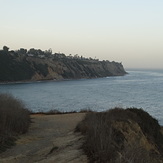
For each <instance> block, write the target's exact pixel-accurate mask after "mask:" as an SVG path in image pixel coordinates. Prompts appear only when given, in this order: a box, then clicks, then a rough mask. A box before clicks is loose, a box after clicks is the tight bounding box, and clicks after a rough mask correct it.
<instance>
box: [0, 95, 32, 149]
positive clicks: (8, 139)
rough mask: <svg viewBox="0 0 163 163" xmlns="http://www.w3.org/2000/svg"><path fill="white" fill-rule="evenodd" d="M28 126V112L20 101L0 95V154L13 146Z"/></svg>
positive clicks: (9, 96)
mask: <svg viewBox="0 0 163 163" xmlns="http://www.w3.org/2000/svg"><path fill="white" fill-rule="evenodd" d="M29 125H30V112H29V111H28V110H27V109H26V108H25V106H24V105H23V103H22V102H21V101H20V100H17V99H15V98H14V97H12V96H11V95H8V94H0V152H1V151H4V150H5V149H6V148H8V147H10V146H11V145H13V144H14V141H15V139H16V137H17V136H18V135H19V134H23V133H26V132H27V131H28V128H29Z"/></svg>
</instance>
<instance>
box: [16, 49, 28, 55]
mask: <svg viewBox="0 0 163 163" xmlns="http://www.w3.org/2000/svg"><path fill="white" fill-rule="evenodd" d="M17 52H18V54H26V53H27V49H24V48H20V49H19V50H18V51H17Z"/></svg>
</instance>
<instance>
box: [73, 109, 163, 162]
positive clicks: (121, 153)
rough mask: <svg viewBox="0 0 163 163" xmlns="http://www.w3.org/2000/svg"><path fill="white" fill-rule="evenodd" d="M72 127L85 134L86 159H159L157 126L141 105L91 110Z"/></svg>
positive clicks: (162, 157) (161, 144)
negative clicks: (105, 110) (128, 107)
mask: <svg viewBox="0 0 163 163" xmlns="http://www.w3.org/2000/svg"><path fill="white" fill-rule="evenodd" d="M76 131H80V132H81V133H82V134H84V135H85V142H84V144H83V146H82V148H83V150H84V151H85V153H86V154H87V156H88V158H89V161H90V162H96V163H163V135H162V129H161V126H160V125H159V124H158V122H157V120H156V119H154V118H152V117H151V116H150V115H149V114H148V113H147V112H145V111H143V110H142V109H134V108H133V109H126V110H124V109H120V108H116V109H112V110H109V111H107V112H102V113H99V112H98V113H96V112H92V113H89V114H87V115H86V117H85V119H84V120H83V121H82V122H81V123H79V125H78V126H77V128H76Z"/></svg>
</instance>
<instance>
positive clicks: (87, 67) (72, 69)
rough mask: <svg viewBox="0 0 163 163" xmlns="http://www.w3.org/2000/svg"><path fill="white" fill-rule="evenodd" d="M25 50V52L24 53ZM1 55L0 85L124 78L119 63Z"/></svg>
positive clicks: (30, 53)
mask: <svg viewBox="0 0 163 163" xmlns="http://www.w3.org/2000/svg"><path fill="white" fill-rule="evenodd" d="M23 50H24V49H23ZM23 50H22V49H21V50H18V51H6V50H1V51H0V82H14V81H29V80H32V81H37V80H62V79H81V78H96V77H106V76H120V75H125V74H126V72H125V70H124V68H123V65H122V64H121V63H117V62H109V61H99V60H97V59H96V60H95V59H92V58H89V59H88V58H83V57H82V56H81V57H79V56H74V57H72V56H65V55H64V54H58V53H55V54H52V53H50V52H49V51H46V52H43V51H41V50H35V49H32V50H31V49H30V50H29V51H28V52H27V51H25V50H24V51H25V52H24V51H23Z"/></svg>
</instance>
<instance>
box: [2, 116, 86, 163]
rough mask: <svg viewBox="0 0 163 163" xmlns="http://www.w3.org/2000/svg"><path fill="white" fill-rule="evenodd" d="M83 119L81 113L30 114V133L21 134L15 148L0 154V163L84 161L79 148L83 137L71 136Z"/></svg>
mask: <svg viewBox="0 0 163 163" xmlns="http://www.w3.org/2000/svg"><path fill="white" fill-rule="evenodd" d="M84 116H85V114H84V113H73V114H60V115H43V114H39V115H38V114H36V115H31V118H32V123H31V126H30V129H29V132H28V133H26V134H24V135H21V136H20V138H19V139H18V140H17V141H16V145H15V146H13V147H11V148H10V149H8V150H7V151H6V152H3V153H1V154H0V162H1V163H22V162H23V163H33V162H40V163H46V162H48V163H54V162H55V163H80V162H81V163H83V162H84V163H85V162H87V156H86V155H84V154H83V151H82V150H81V149H80V147H81V145H82V142H83V137H82V136H81V135H80V134H79V133H74V129H75V127H76V125H77V124H78V123H79V122H80V121H81V120H82V119H83V118H84ZM20 123H21V122H20Z"/></svg>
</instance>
